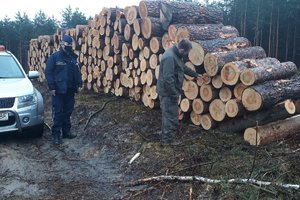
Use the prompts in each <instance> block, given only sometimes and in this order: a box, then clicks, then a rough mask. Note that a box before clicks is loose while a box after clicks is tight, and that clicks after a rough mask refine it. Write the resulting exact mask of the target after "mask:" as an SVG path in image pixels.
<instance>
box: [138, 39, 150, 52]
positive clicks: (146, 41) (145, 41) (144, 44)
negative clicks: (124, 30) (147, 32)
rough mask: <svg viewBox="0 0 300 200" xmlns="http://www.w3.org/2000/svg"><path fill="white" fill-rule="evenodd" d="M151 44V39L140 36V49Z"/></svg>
mask: <svg viewBox="0 0 300 200" xmlns="http://www.w3.org/2000/svg"><path fill="white" fill-rule="evenodd" d="M148 45H149V41H148V40H146V39H145V38H143V37H141V38H139V49H140V50H143V49H144V47H146V46H148Z"/></svg>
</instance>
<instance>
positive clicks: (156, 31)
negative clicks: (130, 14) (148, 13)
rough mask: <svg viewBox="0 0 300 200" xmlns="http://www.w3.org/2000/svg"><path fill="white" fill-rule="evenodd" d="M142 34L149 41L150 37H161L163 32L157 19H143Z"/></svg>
mask: <svg viewBox="0 0 300 200" xmlns="http://www.w3.org/2000/svg"><path fill="white" fill-rule="evenodd" d="M142 34H143V36H144V37H145V38H146V39H150V37H161V36H162V35H163V30H162V28H161V23H160V21H159V18H153V17H151V18H150V17H146V18H143V22H142Z"/></svg>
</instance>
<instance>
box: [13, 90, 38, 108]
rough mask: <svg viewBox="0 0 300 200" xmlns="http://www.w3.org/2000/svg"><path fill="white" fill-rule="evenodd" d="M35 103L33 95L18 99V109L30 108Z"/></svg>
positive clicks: (35, 98) (35, 99)
mask: <svg viewBox="0 0 300 200" xmlns="http://www.w3.org/2000/svg"><path fill="white" fill-rule="evenodd" d="M36 103H37V96H36V94H35V93H34V94H30V95H24V96H20V97H18V108H24V107H27V106H32V105H35V104H36Z"/></svg>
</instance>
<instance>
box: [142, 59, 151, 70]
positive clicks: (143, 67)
mask: <svg viewBox="0 0 300 200" xmlns="http://www.w3.org/2000/svg"><path fill="white" fill-rule="evenodd" d="M149 67H150V65H149V61H148V60H146V59H142V60H141V62H140V69H141V71H142V72H145V71H146V70H147V69H148V68H149Z"/></svg>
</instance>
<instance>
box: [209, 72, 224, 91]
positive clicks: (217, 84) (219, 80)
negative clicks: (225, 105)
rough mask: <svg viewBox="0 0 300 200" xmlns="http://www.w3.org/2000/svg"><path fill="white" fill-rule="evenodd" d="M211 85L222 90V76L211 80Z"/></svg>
mask: <svg viewBox="0 0 300 200" xmlns="http://www.w3.org/2000/svg"><path fill="white" fill-rule="evenodd" d="M211 84H212V85H213V86H214V88H216V89H220V88H221V87H222V86H223V81H222V78H221V75H217V76H214V77H213V78H212V80H211Z"/></svg>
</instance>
